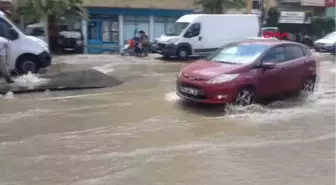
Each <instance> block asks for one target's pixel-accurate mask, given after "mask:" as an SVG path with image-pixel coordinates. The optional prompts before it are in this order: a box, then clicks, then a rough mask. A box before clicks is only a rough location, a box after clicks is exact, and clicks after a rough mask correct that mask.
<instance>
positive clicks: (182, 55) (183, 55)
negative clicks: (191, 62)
mask: <svg viewBox="0 0 336 185" xmlns="http://www.w3.org/2000/svg"><path fill="white" fill-rule="evenodd" d="M177 57H178V58H179V59H181V60H187V59H188V57H189V50H188V48H180V49H178V50H177Z"/></svg>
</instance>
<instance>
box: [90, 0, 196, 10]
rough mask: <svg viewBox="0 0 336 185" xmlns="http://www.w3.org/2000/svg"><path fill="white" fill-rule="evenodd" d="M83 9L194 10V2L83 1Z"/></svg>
mask: <svg viewBox="0 0 336 185" xmlns="http://www.w3.org/2000/svg"><path fill="white" fill-rule="evenodd" d="M84 6H85V7H105V8H108V7H111V8H112V7H113V8H147V9H148V8H151V9H176V10H194V9H197V8H198V6H197V5H195V0H183V1H181V0H166V1H163V0H84Z"/></svg>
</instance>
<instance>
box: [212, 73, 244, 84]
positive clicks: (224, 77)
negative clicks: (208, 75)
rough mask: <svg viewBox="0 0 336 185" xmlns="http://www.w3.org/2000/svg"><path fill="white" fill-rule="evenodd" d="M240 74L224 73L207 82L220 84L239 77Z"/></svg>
mask: <svg viewBox="0 0 336 185" xmlns="http://www.w3.org/2000/svg"><path fill="white" fill-rule="evenodd" d="M238 76H239V74H222V75H219V76H217V77H215V78H213V79H211V80H208V81H207V83H209V84H218V83H223V82H229V81H231V80H233V79H235V78H237V77H238Z"/></svg>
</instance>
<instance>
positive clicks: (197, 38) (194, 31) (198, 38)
mask: <svg viewBox="0 0 336 185" xmlns="http://www.w3.org/2000/svg"><path fill="white" fill-rule="evenodd" d="M201 34H202V28H201V24H200V23H194V24H192V25H191V26H190V27H189V28H188V30H187V31H186V33H185V34H184V40H185V41H186V42H187V43H189V44H190V45H191V47H192V50H193V54H201V53H202V52H204V50H203V37H202V35H201Z"/></svg>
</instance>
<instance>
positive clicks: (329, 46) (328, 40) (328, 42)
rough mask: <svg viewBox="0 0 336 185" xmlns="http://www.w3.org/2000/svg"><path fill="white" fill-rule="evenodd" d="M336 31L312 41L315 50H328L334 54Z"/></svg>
mask: <svg viewBox="0 0 336 185" xmlns="http://www.w3.org/2000/svg"><path fill="white" fill-rule="evenodd" d="M335 46H336V31H334V32H331V33H329V34H328V35H326V36H324V37H322V38H321V39H319V40H317V41H315V42H314V47H315V50H316V51H318V52H320V51H321V52H328V53H333V54H335V52H336V51H335V50H336V47H335Z"/></svg>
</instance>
